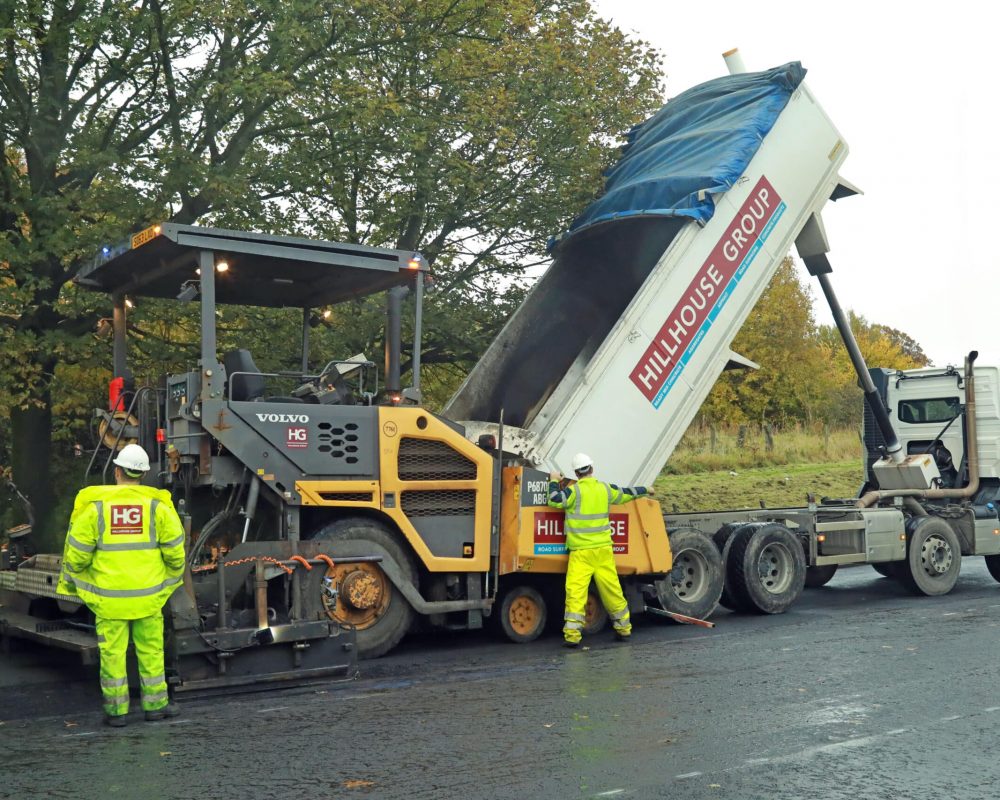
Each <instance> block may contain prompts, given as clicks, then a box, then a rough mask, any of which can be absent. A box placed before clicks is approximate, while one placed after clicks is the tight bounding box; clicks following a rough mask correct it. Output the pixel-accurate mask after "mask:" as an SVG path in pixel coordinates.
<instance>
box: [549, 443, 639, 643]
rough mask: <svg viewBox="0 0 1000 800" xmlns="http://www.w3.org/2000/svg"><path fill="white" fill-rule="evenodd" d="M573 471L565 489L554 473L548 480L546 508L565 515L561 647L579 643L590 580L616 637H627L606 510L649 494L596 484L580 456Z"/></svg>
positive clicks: (591, 470)
mask: <svg viewBox="0 0 1000 800" xmlns="http://www.w3.org/2000/svg"><path fill="white" fill-rule="evenodd" d="M572 466H573V471H574V472H575V473H576V478H577V480H576V483H574V484H572V485H567V486H564V485H563V484H564V480H563V477H562V476H561V475H559V474H558V473H552V474H551V475H549V505H550V506H551V507H552V508H561V509H563V510H564V511H565V512H566V519H565V525H564V527H565V530H566V549H567V550H568V551H569V565H568V566H567V568H566V615H565V622H564V624H563V638H564V639H565V642H563V644H564V645H565V646H566V647H577V646H579V644H580V639H581V638H582V635H583V623H584V620H585V619H586V617H585V615H584V610H585V609H586V607H587V591H588V589H589V588H590V579H591V577H593V578H594V581H595V582H596V583H597V591H598V593H599V594H600V596H601V602H602V603H603V604H604V607H605V608H606V609H607V611H608V615H609V616H610V617H611V624H612V625H613V626H614V629H615V638H616V639H618V640H619V641H627V640H628V637H629V636H630V635H631V634H632V623H631V622H630V621H629V614H628V603H627V602H626V601H625V595H624V594H622V587H621V584H620V583H619V582H618V570H617V569H616V567H615V554H614V549H613V548H612V544H611V518H610V509H611V506H613V505H621V504H622V503H628V502H631V501H632V500H635V498H637V497H642V496H643V495H649V494H651V493H650V492H649V490H648V489H646V487H645V486H636V487H628V486H625V487H618V486H615V485H614V484H613V483H604V482H602V481H599V480H597V478H595V477H594V462H593V460H592V459H591V458H590V456H588V455H586V454H584V453H577V454H576V455H575V456H573V464H572Z"/></svg>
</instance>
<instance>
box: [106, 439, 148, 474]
mask: <svg viewBox="0 0 1000 800" xmlns="http://www.w3.org/2000/svg"><path fill="white" fill-rule="evenodd" d="M111 463H113V464H117V465H118V466H119V467H121V468H122V469H123V470H125V471H126V472H148V471H149V456H148V455H146V451H145V450H143V449H142V448H141V447H139V445H137V444H127V445H125V446H124V447H123V448H122V450H121V452H120V453H119V454H118V455H117V456H115V460H114V461H113V462H111Z"/></svg>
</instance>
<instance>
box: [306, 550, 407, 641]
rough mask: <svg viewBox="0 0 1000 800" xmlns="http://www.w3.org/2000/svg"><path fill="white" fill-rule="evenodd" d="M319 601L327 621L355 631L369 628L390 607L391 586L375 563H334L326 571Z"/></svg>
mask: <svg viewBox="0 0 1000 800" xmlns="http://www.w3.org/2000/svg"><path fill="white" fill-rule="evenodd" d="M326 583H327V584H328V589H327V590H326V591H323V593H322V594H321V596H320V601H321V602H322V603H323V608H324V610H325V611H326V614H327V616H328V617H330V619H333V620H336V621H337V622H339V623H340V624H341V625H351V626H354V627H355V628H357V629H358V630H364V629H365V628H370V627H371V626H372V625H374V624H375V623H376V622H378V621H379V619H380V618H381V617H382V615H383V614H385V613H386V611H387V610H388V608H389V603H390V601H391V600H392V586H391V584H390V583H389V579H388V577H387V576H386V574H385V573H384V572H382V570H381V569H380V568H379V567H378V565H377V564H369V563H363V564H343V565H341V564H336V565H335V566H334V567H332V568H331V569H328V570H327V573H326Z"/></svg>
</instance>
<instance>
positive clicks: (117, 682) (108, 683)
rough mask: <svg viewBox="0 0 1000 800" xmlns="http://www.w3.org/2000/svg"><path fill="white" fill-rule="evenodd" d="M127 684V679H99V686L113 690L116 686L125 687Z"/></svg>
mask: <svg viewBox="0 0 1000 800" xmlns="http://www.w3.org/2000/svg"><path fill="white" fill-rule="evenodd" d="M127 683H128V678H101V686H102V687H108V688H114V687H116V686H125V685H126V684H127Z"/></svg>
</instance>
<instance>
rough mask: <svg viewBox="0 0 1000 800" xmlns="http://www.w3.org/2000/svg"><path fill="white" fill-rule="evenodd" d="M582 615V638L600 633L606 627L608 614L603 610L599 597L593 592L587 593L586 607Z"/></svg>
mask: <svg viewBox="0 0 1000 800" xmlns="http://www.w3.org/2000/svg"><path fill="white" fill-rule="evenodd" d="M583 614H584V617H586V619H584V621H583V635H584V636H593V635H594V634H595V633H600V632H601V631H603V630H604V629H605V628H606V627H607V625H608V612H607V610H606V609H605V608H604V603H602V602H601V598H600V595H598V594H597V592H595V591H593V590H591V591H590V592H588V593H587V606H586V608H585V609H584V611H583Z"/></svg>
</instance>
